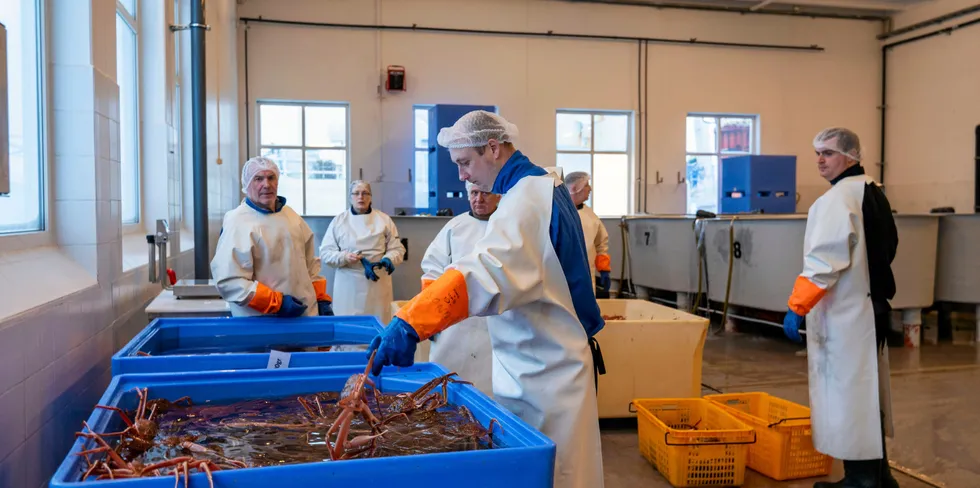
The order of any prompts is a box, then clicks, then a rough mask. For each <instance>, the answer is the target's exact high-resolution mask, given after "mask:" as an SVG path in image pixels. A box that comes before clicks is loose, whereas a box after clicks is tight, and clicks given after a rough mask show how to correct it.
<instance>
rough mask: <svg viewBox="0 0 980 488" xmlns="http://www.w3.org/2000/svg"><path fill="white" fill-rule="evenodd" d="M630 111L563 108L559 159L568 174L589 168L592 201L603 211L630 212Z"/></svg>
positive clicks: (560, 123)
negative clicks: (591, 110) (593, 110)
mask: <svg viewBox="0 0 980 488" xmlns="http://www.w3.org/2000/svg"><path fill="white" fill-rule="evenodd" d="M630 119H631V117H630V114H629V113H627V112H608V111H603V112H588V111H577V110H559V111H558V113H557V116H556V122H557V130H556V133H557V136H558V137H557V149H558V157H557V159H556V161H557V164H558V166H560V167H561V168H562V169H563V170H564V172H565V174H566V175H567V174H568V173H571V172H573V171H585V172H586V173H588V174H589V175H591V177H592V196H591V197H590V198H589V201H587V202H586V204H587V205H591V206H592V209H593V210H595V213H597V214H599V215H626V214H627V213H629V208H630V198H631V195H632V185H631V184H630V181H631V180H630V175H631V173H632V171H631V168H630V146H631V144H630V134H631V130H630V122H631V120H630Z"/></svg>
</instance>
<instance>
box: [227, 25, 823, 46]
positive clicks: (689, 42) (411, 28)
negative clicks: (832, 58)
mask: <svg viewBox="0 0 980 488" xmlns="http://www.w3.org/2000/svg"><path fill="white" fill-rule="evenodd" d="M238 20H240V21H242V22H245V23H246V24H248V23H249V22H255V23H263V24H277V25H291V26H296V27H332V28H339V29H369V30H382V31H385V30H390V31H407V32H430V33H441V34H482V35H496V36H515V37H547V38H552V39H589V40H595V41H628V42H634V41H644V42H648V43H649V42H654V43H658V44H674V45H686V46H708V47H742V48H750V49H774V50H779V51H816V52H823V51H825V50H826V49H824V48H823V47H821V46H819V45H817V44H810V45H799V44H762V43H751V42H724V41H702V40H701V39H698V38H689V39H672V38H666V37H635V36H613V35H600V34H576V33H566V32H554V31H545V32H537V31H508V30H488V29H455V28H450V27H424V26H420V25H418V24H412V25H385V24H340V23H334V22H306V21H300V20H282V19H266V18H261V17H240V18H239V19H238Z"/></svg>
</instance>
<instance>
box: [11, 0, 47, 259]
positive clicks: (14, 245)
mask: <svg viewBox="0 0 980 488" xmlns="http://www.w3.org/2000/svg"><path fill="white" fill-rule="evenodd" d="M30 4H31V5H32V8H33V11H34V19H33V20H34V22H33V28H34V33H35V35H34V40H35V43H34V56H35V58H34V62H35V63H36V65H37V68H36V73H35V76H36V78H37V80H36V83H35V87H34V88H35V90H36V93H37V97H36V98H37V102H36V103H37V141H36V144H37V159H38V160H37V173H38V174H37V178H38V181H37V185H38V186H37V188H38V191H37V192H38V195H37V202H38V224H37V228H35V229H27V230H17V231H9V232H4V231H0V253H4V252H16V251H21V250H24V249H31V248H36V247H42V246H49V245H51V244H53V243H54V238H53V234H52V233H51V232H50V229H51V226H52V222H51V215H50V213H49V209H50V208H51V206H52V204H53V195H52V192H51V188H50V185H49V180H48V174H49V171H50V168H49V164H50V162H51V158H50V156H51V154H52V153H51V148H50V144H51V141H50V138H49V134H50V128H51V124H52V119H51V117H49V116H48V108H49V103H50V89H49V79H48V67H47V62H48V55H47V54H48V31H47V23H46V22H45V20H46V19H47V9H46V5H45V4H46V2H45V1H44V0H33V1H32V2H30ZM21 14H22V15H23V12H22V13H21ZM8 60H9V56H8ZM7 73H8V74H9V73H10V69H9V67H8V69H7ZM8 97H9V93H8ZM8 124H9V121H8ZM8 148H9V144H8ZM8 169H9V168H8ZM11 189H13V188H11ZM0 198H6V197H0Z"/></svg>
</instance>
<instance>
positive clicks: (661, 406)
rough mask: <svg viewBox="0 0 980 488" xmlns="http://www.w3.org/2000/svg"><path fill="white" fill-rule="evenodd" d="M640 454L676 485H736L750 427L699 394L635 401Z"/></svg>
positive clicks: (742, 469) (742, 475)
mask: <svg viewBox="0 0 980 488" xmlns="http://www.w3.org/2000/svg"><path fill="white" fill-rule="evenodd" d="M633 406H634V407H635V408H636V411H637V413H638V415H637V427H638V431H639V437H640V453H641V454H643V457H645V458H646V459H647V461H649V462H650V464H653V465H654V466H655V467H656V468H657V471H660V474H662V475H663V476H664V478H667V481H668V482H670V484H671V485H673V486H676V487H687V486H740V485H741V484H742V483H743V482H744V481H745V460H746V455H747V451H748V447H749V444H751V443H753V442H755V433H754V432H753V431H752V428H751V427H749V426H747V425H745V424H744V423H742V422H741V421H740V420H738V419H736V418H735V417H734V416H732V415H730V414H729V413H728V412H726V411H725V409H723V408H721V407H720V406H718V405H716V404H714V403H711V402H710V401H708V400H704V399H701V398H685V399H637V400H633Z"/></svg>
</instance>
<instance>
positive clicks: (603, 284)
mask: <svg viewBox="0 0 980 488" xmlns="http://www.w3.org/2000/svg"><path fill="white" fill-rule="evenodd" d="M610 286H612V279H611V278H609V272H608V271H600V272H599V287H600V288H602V289H603V290H606V291H609V287H610Z"/></svg>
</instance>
